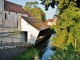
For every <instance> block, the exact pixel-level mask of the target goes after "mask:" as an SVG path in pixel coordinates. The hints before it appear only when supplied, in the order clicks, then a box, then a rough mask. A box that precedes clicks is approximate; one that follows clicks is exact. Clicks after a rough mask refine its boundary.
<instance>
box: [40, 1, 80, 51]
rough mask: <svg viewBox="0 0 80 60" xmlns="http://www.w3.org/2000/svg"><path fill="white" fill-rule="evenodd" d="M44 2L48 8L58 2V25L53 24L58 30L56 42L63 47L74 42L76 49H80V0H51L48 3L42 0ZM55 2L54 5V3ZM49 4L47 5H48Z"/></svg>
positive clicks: (65, 47)
mask: <svg viewBox="0 0 80 60" xmlns="http://www.w3.org/2000/svg"><path fill="white" fill-rule="evenodd" d="M41 1H42V4H43V5H45V7H46V8H47V9H48V7H49V6H51V7H52V6H53V7H54V6H55V5H56V4H58V10H59V11H60V12H59V14H58V20H57V25H56V26H53V28H54V29H55V30H56V33H57V37H56V42H55V44H56V45H57V46H58V47H60V48H63V49H67V47H68V46H69V45H70V44H72V46H73V47H75V39H76V42H77V43H76V48H75V49H76V50H77V51H79V49H80V37H79V36H80V27H79V26H80V0H50V1H49V2H48V4H46V1H47V0H41ZM52 4H53V5H52ZM46 5H47V6H46ZM53 7H52V8H53Z"/></svg>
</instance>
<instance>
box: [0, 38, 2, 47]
mask: <svg viewBox="0 0 80 60" xmlns="http://www.w3.org/2000/svg"><path fill="white" fill-rule="evenodd" d="M0 46H1V47H2V37H1V41H0Z"/></svg>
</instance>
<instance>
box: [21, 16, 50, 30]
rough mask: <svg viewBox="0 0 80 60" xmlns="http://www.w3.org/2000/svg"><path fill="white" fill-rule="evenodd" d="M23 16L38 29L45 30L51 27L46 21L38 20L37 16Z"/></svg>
mask: <svg viewBox="0 0 80 60" xmlns="http://www.w3.org/2000/svg"><path fill="white" fill-rule="evenodd" d="M22 18H23V19H24V20H25V21H26V22H28V23H29V24H30V25H32V26H33V27H35V28H37V29H38V30H40V31H41V30H44V29H47V28H49V26H47V25H46V24H45V23H43V22H42V21H41V20H36V19H35V18H31V17H24V16H22Z"/></svg>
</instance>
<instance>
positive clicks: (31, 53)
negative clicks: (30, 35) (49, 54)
mask: <svg viewBox="0 0 80 60" xmlns="http://www.w3.org/2000/svg"><path fill="white" fill-rule="evenodd" d="M38 55H39V52H38V50H37V49H35V48H33V47H30V48H29V50H28V51H25V52H24V53H22V54H20V55H18V56H16V57H15V58H14V59H13V60H33V59H34V57H35V56H38Z"/></svg>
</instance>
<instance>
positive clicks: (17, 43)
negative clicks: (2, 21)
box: [0, 37, 26, 47]
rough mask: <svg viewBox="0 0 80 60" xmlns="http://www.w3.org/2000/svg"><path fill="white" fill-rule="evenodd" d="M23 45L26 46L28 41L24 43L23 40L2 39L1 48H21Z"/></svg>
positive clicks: (0, 41)
mask: <svg viewBox="0 0 80 60" xmlns="http://www.w3.org/2000/svg"><path fill="white" fill-rule="evenodd" d="M21 45H26V41H23V38H15V37H0V47H2V46H21Z"/></svg>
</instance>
